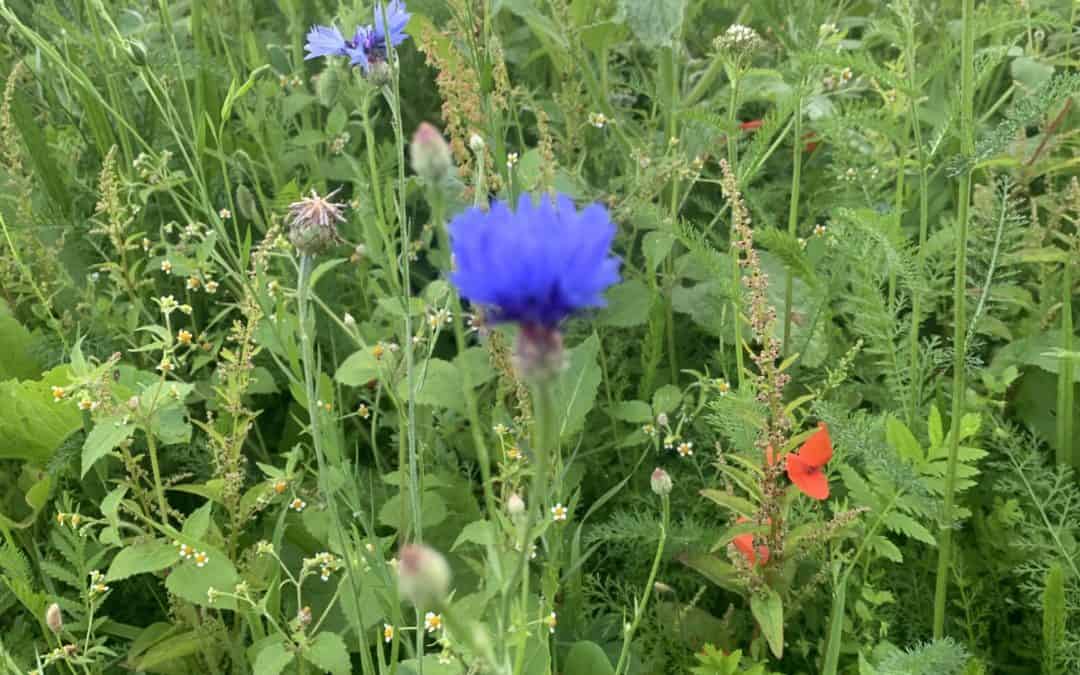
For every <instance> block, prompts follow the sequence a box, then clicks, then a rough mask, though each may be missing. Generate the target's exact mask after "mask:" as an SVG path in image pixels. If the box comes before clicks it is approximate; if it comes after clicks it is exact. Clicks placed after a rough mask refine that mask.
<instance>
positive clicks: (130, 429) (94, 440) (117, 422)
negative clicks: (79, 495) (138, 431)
mask: <svg viewBox="0 0 1080 675" xmlns="http://www.w3.org/2000/svg"><path fill="white" fill-rule="evenodd" d="M133 433H135V425H134V424H125V423H123V422H121V418H119V417H106V418H103V419H100V420H98V422H97V424H95V425H94V428H93V429H91V430H90V433H89V434H87V435H86V441H84V442H83V451H82V477H83V478H85V477H86V474H87V473H88V472H89V471H90V467H92V466H94V464H95V463H97V461H98V460H99V459H101V458H102V457H104V456H106V455H108V454H109V453H110V452H112V451H113V450H115V449H116V448H117V447H119V446H120V444H121V443H123V442H124V441H126V440H127V439H129V438H131V434H133Z"/></svg>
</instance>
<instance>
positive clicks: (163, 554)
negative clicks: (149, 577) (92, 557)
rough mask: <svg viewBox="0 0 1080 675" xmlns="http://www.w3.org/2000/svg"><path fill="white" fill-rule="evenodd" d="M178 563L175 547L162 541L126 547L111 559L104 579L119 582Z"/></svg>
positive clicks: (178, 558)
mask: <svg viewBox="0 0 1080 675" xmlns="http://www.w3.org/2000/svg"><path fill="white" fill-rule="evenodd" d="M179 561H180V557H179V556H178V553H177V548H176V546H173V545H172V544H169V543H167V542H164V541H148V542H144V543H142V544H135V545H134V546H128V547H127V548H125V549H123V550H121V551H120V552H119V553H117V554H116V557H115V558H113V561H112V564H111V565H110V566H109V572H108V574H106V578H107V579H108V580H109V581H120V580H121V579H127V578H128V577H133V576H135V575H136V574H144V573H146V572H157V571H159V570H163V569H165V568H166V567H168V566H170V565H172V564H174V563H177V562H179Z"/></svg>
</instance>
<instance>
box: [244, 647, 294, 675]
mask: <svg viewBox="0 0 1080 675" xmlns="http://www.w3.org/2000/svg"><path fill="white" fill-rule="evenodd" d="M293 658H295V657H294V655H293V653H292V652H291V651H289V649H288V648H287V647H286V646H285V643H284V642H282V641H281V639H280V638H278V639H277V640H275V641H273V642H270V643H269V644H267V645H265V646H264V647H263V648H262V649H260V650H259V653H258V654H257V655H256V656H255V663H253V664H252V667H251V670H252V672H255V673H259V675H279V674H280V673H281V672H282V671H283V670H285V668H287V667H288V666H289V664H291V663H292V662H293Z"/></svg>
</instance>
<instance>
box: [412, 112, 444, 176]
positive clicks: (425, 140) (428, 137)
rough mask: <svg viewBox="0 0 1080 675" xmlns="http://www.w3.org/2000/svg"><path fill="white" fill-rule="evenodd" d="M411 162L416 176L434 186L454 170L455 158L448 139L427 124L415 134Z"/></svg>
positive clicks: (424, 123)
mask: <svg viewBox="0 0 1080 675" xmlns="http://www.w3.org/2000/svg"><path fill="white" fill-rule="evenodd" d="M409 161H410V163H411V164H412V169H413V171H415V172H416V175H418V176H420V177H421V178H423V179H424V181H425V182H427V183H429V184H432V185H437V184H438V183H440V182H442V180H443V179H444V178H446V176H447V175H449V174H450V172H451V171H453V169H454V158H453V156H452V155H451V153H450V146H449V145H448V144H447V142H446V139H444V138H443V137H442V134H440V133H439V130H438V129H436V128H435V127H433V126H432V125H430V124H428V123H427V122H423V123H422V124H421V125H420V126H419V127H417V128H416V133H415V134H413V138H412V144H411V145H410V146H409Z"/></svg>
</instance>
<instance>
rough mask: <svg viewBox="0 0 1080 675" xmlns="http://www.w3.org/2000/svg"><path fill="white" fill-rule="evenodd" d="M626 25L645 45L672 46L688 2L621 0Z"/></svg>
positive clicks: (672, 0) (675, 0)
mask: <svg viewBox="0 0 1080 675" xmlns="http://www.w3.org/2000/svg"><path fill="white" fill-rule="evenodd" d="M619 9H620V10H622V12H623V14H625V16H626V23H627V25H629V26H630V30H632V31H634V35H635V36H637V39H638V40H640V41H641V43H642V44H643V45H645V46H646V47H650V48H655V47H663V46H667V45H670V44H671V43H672V40H673V38H674V37H675V34H676V32H678V30H679V28H680V27H681V26H682V22H683V15H684V14H685V11H686V0H620V2H619Z"/></svg>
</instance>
